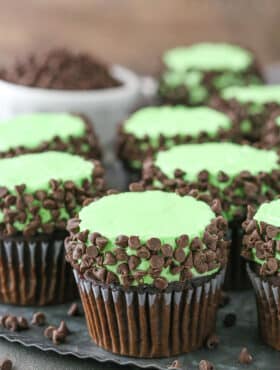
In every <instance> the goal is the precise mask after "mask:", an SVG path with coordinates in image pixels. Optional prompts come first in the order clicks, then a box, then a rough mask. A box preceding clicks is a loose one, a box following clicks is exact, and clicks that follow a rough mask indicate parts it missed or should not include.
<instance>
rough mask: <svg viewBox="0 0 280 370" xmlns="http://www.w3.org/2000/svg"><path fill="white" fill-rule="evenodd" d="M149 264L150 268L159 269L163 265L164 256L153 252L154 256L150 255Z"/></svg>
mask: <svg viewBox="0 0 280 370" xmlns="http://www.w3.org/2000/svg"><path fill="white" fill-rule="evenodd" d="M150 264H151V266H152V268H155V269H161V268H162V267H163V265H164V258H163V257H162V256H159V255H157V254H155V255H154V256H152V257H151V259H150Z"/></svg>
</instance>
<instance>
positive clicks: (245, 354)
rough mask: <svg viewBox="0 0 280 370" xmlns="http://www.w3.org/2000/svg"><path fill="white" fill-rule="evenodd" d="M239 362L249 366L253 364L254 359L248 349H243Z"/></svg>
mask: <svg viewBox="0 0 280 370" xmlns="http://www.w3.org/2000/svg"><path fill="white" fill-rule="evenodd" d="M238 361H239V362H240V363H241V364H242V365H249V364H251V363H252V362H253V357H252V355H251V354H250V353H249V351H248V349H247V348H246V347H244V348H242V350H241V352H240V354H239V356H238Z"/></svg>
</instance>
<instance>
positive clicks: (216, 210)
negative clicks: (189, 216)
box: [211, 199, 222, 214]
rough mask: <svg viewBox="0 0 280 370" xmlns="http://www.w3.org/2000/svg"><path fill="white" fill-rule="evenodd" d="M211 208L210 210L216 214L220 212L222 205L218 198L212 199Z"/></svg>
mask: <svg viewBox="0 0 280 370" xmlns="http://www.w3.org/2000/svg"><path fill="white" fill-rule="evenodd" d="M211 208H212V211H213V212H214V213H216V214H221V213H222V205H221V202H220V200H219V199H214V200H213V202H212V206H211Z"/></svg>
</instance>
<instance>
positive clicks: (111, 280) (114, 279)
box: [106, 271, 119, 284]
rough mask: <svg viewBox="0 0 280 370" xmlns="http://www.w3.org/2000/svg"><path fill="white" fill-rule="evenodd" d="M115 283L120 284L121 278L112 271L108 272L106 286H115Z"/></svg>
mask: <svg viewBox="0 0 280 370" xmlns="http://www.w3.org/2000/svg"><path fill="white" fill-rule="evenodd" d="M113 283H119V278H118V276H117V275H116V274H114V273H113V272H112V271H108V272H107V276H106V284H113Z"/></svg>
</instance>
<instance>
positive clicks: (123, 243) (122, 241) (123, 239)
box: [115, 235, 128, 247]
mask: <svg viewBox="0 0 280 370" xmlns="http://www.w3.org/2000/svg"><path fill="white" fill-rule="evenodd" d="M115 244H116V245H119V246H120V247H127V246H128V237H127V236H126V235H119V236H118V237H117V238H116V240H115Z"/></svg>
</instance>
